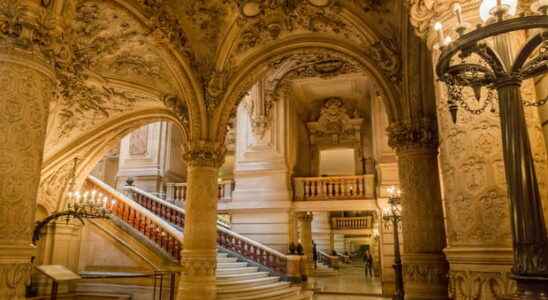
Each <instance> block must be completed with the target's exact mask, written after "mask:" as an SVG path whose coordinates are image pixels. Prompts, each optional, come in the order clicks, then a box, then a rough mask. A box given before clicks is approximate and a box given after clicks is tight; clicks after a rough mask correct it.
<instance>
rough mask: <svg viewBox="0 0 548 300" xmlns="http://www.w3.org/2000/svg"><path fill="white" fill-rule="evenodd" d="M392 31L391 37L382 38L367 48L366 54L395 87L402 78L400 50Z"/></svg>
mask: <svg viewBox="0 0 548 300" xmlns="http://www.w3.org/2000/svg"><path fill="white" fill-rule="evenodd" d="M394 32H395V31H394V30H392V37H390V38H383V39H381V40H379V41H377V42H375V43H373V44H372V45H370V46H369V47H367V49H366V52H367V54H368V55H369V56H370V57H371V58H372V59H373V60H374V61H375V62H376V63H377V64H378V66H379V68H380V69H381V71H382V72H383V74H384V76H386V78H387V79H388V80H390V81H391V82H392V83H394V84H395V85H398V86H399V85H400V83H401V78H402V66H401V60H402V59H401V50H400V45H399V42H398V40H397V38H396V35H395V34H394Z"/></svg>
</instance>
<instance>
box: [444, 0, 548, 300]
mask: <svg viewBox="0 0 548 300" xmlns="http://www.w3.org/2000/svg"><path fill="white" fill-rule="evenodd" d="M517 7H518V5H517V0H483V1H482V3H481V6H480V17H481V18H482V19H483V21H484V22H486V24H487V25H485V26H483V27H478V28H477V29H474V30H472V31H470V32H467V31H468V28H469V26H468V25H467V24H466V23H464V22H463V20H462V16H461V7H460V5H459V4H458V3H456V4H454V5H453V12H454V14H455V15H456V17H457V20H458V25H457V27H456V29H455V31H456V32H457V36H458V38H457V39H456V40H455V41H452V40H451V38H450V37H444V34H443V28H442V25H441V24H440V23H436V25H435V26H434V28H435V29H436V30H437V31H438V37H439V44H440V47H441V55H440V58H439V62H438V64H437V66H436V73H437V75H438V77H439V80H441V81H443V82H444V83H445V84H446V86H447V91H448V100H447V104H448V107H449V111H450V113H451V117H452V119H453V122H456V120H457V112H458V110H459V108H464V109H465V110H467V111H469V112H471V113H474V114H479V113H481V112H482V111H483V110H485V109H486V108H487V107H491V110H495V107H494V100H495V91H496V94H497V95H498V109H499V113H500V119H501V129H502V148H503V156H504V163H505V173H506V180H507V185H508V195H509V197H510V215H511V216H512V236H513V241H514V265H513V268H512V277H513V278H514V279H515V280H516V281H517V283H518V292H517V294H516V295H513V296H511V297H510V298H508V299H548V237H547V233H546V227H545V220H544V216H543V213H542V204H541V198H540V194H539V190H538V184H537V178H536V175H535V170H534V164H533V157H532V153H531V146H530V141H529V138H528V135H527V127H526V123H525V115H524V109H523V106H524V105H542V104H544V103H545V102H546V101H547V99H543V100H540V101H539V102H525V101H523V100H522V99H521V93H520V86H521V82H522V81H523V80H524V79H528V78H531V77H534V76H539V75H543V74H545V73H546V72H547V71H548V31H546V29H547V28H548V16H547V12H548V1H547V0H540V1H536V2H535V3H533V5H531V14H529V15H525V16H520V17H512V16H513V15H514V14H515V13H516V8H517ZM525 29H533V30H536V33H535V34H534V35H533V36H532V37H531V38H530V39H529V40H528V41H527V42H526V43H525V45H524V46H523V47H522V48H521V49H520V50H519V52H518V55H516V56H514V55H512V53H511V50H510V49H511V44H510V42H509V41H508V36H507V33H511V32H514V31H519V30H525ZM488 42H492V45H493V46H492V47H491V46H489V44H488ZM464 88H470V89H471V90H472V91H473V94H474V95H475V97H476V99H477V101H478V103H477V104H476V107H477V109H473V108H472V106H471V105H470V103H467V101H465V99H464V98H463V89H464ZM483 88H486V89H487V93H486V94H487V97H485V98H484V99H482V92H481V91H482V89H483ZM524 102H525V103H524Z"/></svg>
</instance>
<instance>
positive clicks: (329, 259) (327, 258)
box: [318, 250, 339, 269]
mask: <svg viewBox="0 0 548 300" xmlns="http://www.w3.org/2000/svg"><path fill="white" fill-rule="evenodd" d="M318 260H319V261H320V263H322V264H324V265H326V266H328V267H330V268H333V269H338V268H339V257H338V256H335V255H329V254H327V253H325V252H324V251H322V250H318Z"/></svg>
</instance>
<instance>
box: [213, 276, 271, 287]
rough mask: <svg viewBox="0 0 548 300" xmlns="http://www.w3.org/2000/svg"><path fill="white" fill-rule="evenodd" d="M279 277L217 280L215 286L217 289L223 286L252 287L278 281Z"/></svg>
mask: <svg viewBox="0 0 548 300" xmlns="http://www.w3.org/2000/svg"><path fill="white" fill-rule="evenodd" d="M279 281H280V278H279V277H278V276H270V277H263V278H254V279H246V280H238V281H236V280H234V281H217V288H218V289H225V288H236V287H241V288H244V287H252V286H260V285H267V284H272V283H276V282H279Z"/></svg>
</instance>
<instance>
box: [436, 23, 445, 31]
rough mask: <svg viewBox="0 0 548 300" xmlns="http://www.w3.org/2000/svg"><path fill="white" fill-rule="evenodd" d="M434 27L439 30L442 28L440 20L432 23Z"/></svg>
mask: <svg viewBox="0 0 548 300" xmlns="http://www.w3.org/2000/svg"><path fill="white" fill-rule="evenodd" d="M434 29H435V30H436V31H440V30H442V29H443V25H442V24H441V23H440V22H436V23H435V24H434Z"/></svg>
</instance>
